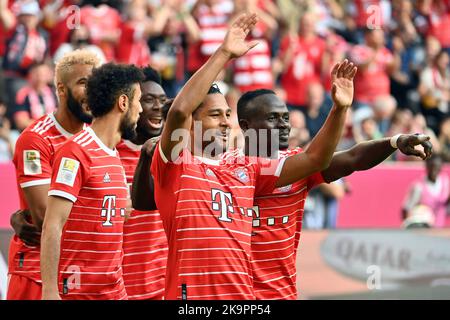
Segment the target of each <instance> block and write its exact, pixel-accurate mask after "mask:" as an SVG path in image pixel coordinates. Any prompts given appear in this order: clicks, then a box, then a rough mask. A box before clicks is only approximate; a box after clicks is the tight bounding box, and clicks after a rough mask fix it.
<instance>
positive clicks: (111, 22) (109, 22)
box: [80, 0, 121, 62]
mask: <svg viewBox="0 0 450 320" xmlns="http://www.w3.org/2000/svg"><path fill="white" fill-rule="evenodd" d="M85 3H86V4H87V5H85V6H83V7H82V8H81V11H80V18H81V24H84V25H86V26H87V27H88V29H89V31H90V33H91V39H92V43H93V44H95V45H96V46H98V47H100V49H102V50H103V53H104V54H105V57H106V61H108V62H109V61H114V60H115V47H116V45H117V43H118V42H119V38H120V25H121V18H120V15H119V12H118V11H117V10H116V9H114V8H112V7H110V6H109V5H108V4H105V3H102V2H101V1H98V0H89V1H85Z"/></svg>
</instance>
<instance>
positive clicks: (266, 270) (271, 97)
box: [237, 79, 432, 299]
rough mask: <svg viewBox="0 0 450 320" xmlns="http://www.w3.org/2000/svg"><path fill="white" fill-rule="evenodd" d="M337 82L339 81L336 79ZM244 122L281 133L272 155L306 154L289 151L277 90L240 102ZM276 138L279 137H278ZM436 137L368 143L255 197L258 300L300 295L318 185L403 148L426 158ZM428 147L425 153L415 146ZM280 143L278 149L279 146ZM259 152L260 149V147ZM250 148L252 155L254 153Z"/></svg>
mask: <svg viewBox="0 0 450 320" xmlns="http://www.w3.org/2000/svg"><path fill="white" fill-rule="evenodd" d="M333 81H334V79H333ZM237 111H238V118H239V124H240V126H241V128H242V130H243V131H244V132H247V131H248V130H256V131H258V130H269V132H276V133H277V134H278V136H279V140H278V143H277V144H273V146H272V145H270V141H267V142H262V141H258V143H261V144H263V143H267V148H266V150H273V151H274V152H273V154H269V155H268V156H271V157H275V158H284V157H288V156H291V155H294V154H299V153H301V152H302V149H301V148H296V149H293V150H288V138H289V132H290V129H291V127H290V124H289V111H288V109H287V107H286V104H285V103H284V102H283V101H281V99H279V98H278V97H277V96H276V95H275V93H274V92H273V91H271V90H265V89H262V90H256V91H251V92H247V93H245V94H244V95H242V97H241V98H240V99H239V101H238V108H237ZM274 136H275V135H274ZM429 139H430V138H429V137H428V136H425V135H411V134H405V135H396V136H394V137H392V138H384V139H379V140H373V141H367V142H362V143H359V144H357V145H355V146H354V147H352V148H351V149H349V150H345V151H342V152H337V153H335V154H334V155H333V158H332V160H331V163H330V166H329V167H328V168H327V169H325V170H322V171H319V172H317V173H314V174H312V175H310V176H309V177H307V178H305V179H302V180H300V181H297V182H295V183H293V184H291V185H288V186H285V187H282V188H278V189H276V190H274V191H273V192H270V193H267V194H261V195H257V196H256V197H255V203H254V204H255V207H254V210H255V213H256V217H255V218H254V220H253V235H252V239H251V244H252V258H253V259H252V269H253V282H254V289H255V295H256V298H257V299H297V287H296V274H297V272H296V271H297V270H296V256H297V247H298V243H299V239H300V232H301V227H302V216H303V207H304V204H305V199H306V196H307V194H308V191H309V190H311V188H313V187H314V186H316V185H318V184H320V183H322V182H326V183H330V182H332V181H335V180H338V179H340V178H342V177H345V176H348V175H349V174H351V173H353V172H355V171H362V170H368V169H370V168H373V167H374V166H376V165H378V164H379V163H381V162H382V161H383V160H385V159H386V158H387V157H389V156H390V155H391V154H392V153H393V152H395V151H396V149H397V148H398V149H399V150H400V151H401V152H402V153H404V154H406V155H413V156H417V157H421V158H422V159H425V158H427V157H429V156H430V154H431V147H432V146H431V143H430V142H429V141H428V140H429ZM418 145H422V146H423V147H424V151H421V150H419V149H415V148H414V147H415V146H418ZM275 146H277V147H278V148H275ZM256 151H258V150H256ZM253 152H254V151H252V148H251V146H249V145H247V146H246V154H247V155H253V156H260V154H258V153H256V154H252V153H253Z"/></svg>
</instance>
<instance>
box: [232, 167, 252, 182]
mask: <svg viewBox="0 0 450 320" xmlns="http://www.w3.org/2000/svg"><path fill="white" fill-rule="evenodd" d="M234 174H235V175H236V177H237V178H238V179H239V180H241V181H242V182H244V183H246V182H249V181H250V178H249V177H248V174H247V172H246V171H245V170H244V169H237V170H236V172H235V173H234Z"/></svg>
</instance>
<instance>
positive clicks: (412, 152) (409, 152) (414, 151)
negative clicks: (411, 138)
mask: <svg viewBox="0 0 450 320" xmlns="http://www.w3.org/2000/svg"><path fill="white" fill-rule="evenodd" d="M406 154H407V155H410V156H416V157H420V158H422V159H425V158H426V155H425V153H424V152H423V151H421V150H417V149H414V148H408V149H407V152H406Z"/></svg>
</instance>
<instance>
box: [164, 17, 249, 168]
mask: <svg viewBox="0 0 450 320" xmlns="http://www.w3.org/2000/svg"><path fill="white" fill-rule="evenodd" d="M256 22H257V19H256V15H255V14H252V15H249V14H242V15H240V16H239V17H238V18H237V19H236V20H235V21H234V22H233V23H232V24H231V26H230V27H229V30H228V32H227V34H226V36H225V39H224V42H223V43H222V45H221V46H220V47H219V48H218V49H217V50H216V52H215V53H214V54H213V55H212V56H211V57H210V58H209V59H208V61H207V62H206V63H205V64H204V65H203V66H202V67H201V68H200V69H199V70H198V71H197V72H196V73H195V74H194V75H193V76H192V77H191V78H190V79H189V81H188V82H187V83H186V84H185V85H184V87H183V88H182V89H181V91H180V93H179V94H178V95H177V96H176V98H175V100H174V102H173V104H172V107H171V108H170V110H169V113H168V115H167V121H166V124H165V125H164V129H163V132H162V135H161V142H160V143H161V149H162V152H163V153H164V155H165V156H166V158H167V159H169V160H172V161H174V160H176V158H177V157H178V154H174V155H172V150H173V149H174V147H175V146H176V145H177V144H178V143H179V141H173V139H171V136H172V132H174V130H177V129H185V130H190V128H191V121H192V113H193V112H194V111H195V109H197V108H198V107H199V105H200V104H201V103H202V101H203V99H204V98H205V96H206V95H207V93H208V90H209V88H210V87H211V85H212V83H213V82H214V80H216V78H217V76H218V74H219V73H220V71H222V69H223V68H224V67H225V65H226V64H227V62H228V61H230V60H231V59H232V58H235V57H239V56H242V55H244V54H245V53H247V52H248V51H249V50H250V49H251V48H253V47H254V46H255V45H256V44H257V41H252V42H246V41H245V38H246V37H247V35H248V33H249V32H250V30H251V29H252V28H253V27H254V25H255V24H256ZM184 143H187V141H184Z"/></svg>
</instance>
